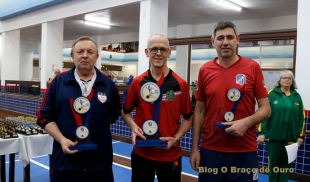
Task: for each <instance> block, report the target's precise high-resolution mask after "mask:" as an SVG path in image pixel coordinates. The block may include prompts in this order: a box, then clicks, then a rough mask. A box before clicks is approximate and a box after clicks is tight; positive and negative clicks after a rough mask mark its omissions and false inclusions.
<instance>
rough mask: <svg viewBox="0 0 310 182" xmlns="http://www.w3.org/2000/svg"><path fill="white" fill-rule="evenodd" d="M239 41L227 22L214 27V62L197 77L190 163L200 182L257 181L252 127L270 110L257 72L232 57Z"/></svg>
mask: <svg viewBox="0 0 310 182" xmlns="http://www.w3.org/2000/svg"><path fill="white" fill-rule="evenodd" d="M239 40H240V35H239V34H238V33H237V28H236V26H235V25H234V24H233V23H232V22H230V21H220V22H218V23H217V24H216V25H215V26H214V30H213V32H212V38H211V42H212V45H213V46H214V47H215V50H216V52H217V55H218V57H217V58H215V59H213V60H212V61H209V62H207V63H205V64H204V65H203V66H202V67H201V68H200V71H199V76H198V86H199V90H198V91H197V94H196V100H197V102H196V107H195V112H194V117H193V144H192V153H191V157H190V163H191V165H192V168H193V169H194V170H196V171H199V181H201V182H202V181H210V182H218V181H221V182H225V181H244V182H249V181H257V179H258V160H257V143H256V125H257V124H258V123H260V122H262V121H264V120H265V119H266V118H268V117H269V116H270V112H271V110H270V106H269V102H268V94H267V91H266V88H265V82H264V78H263V74H262V71H261V69H260V66H259V64H257V63H256V62H255V61H253V60H251V59H248V58H245V57H242V56H240V55H237V46H238V44H239ZM255 98H256V100H257V103H258V107H259V109H258V110H257V111H256V112H255ZM202 134H203V138H202V143H201V149H200V151H199V143H200V139H201V135H202ZM210 169H212V170H211V171H214V170H217V171H218V173H214V172H210ZM242 170H246V171H242Z"/></svg>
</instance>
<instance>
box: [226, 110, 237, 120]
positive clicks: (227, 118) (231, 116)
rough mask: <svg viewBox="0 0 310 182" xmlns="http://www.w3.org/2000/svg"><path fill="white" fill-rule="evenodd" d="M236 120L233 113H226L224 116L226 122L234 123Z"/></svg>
mask: <svg viewBox="0 0 310 182" xmlns="http://www.w3.org/2000/svg"><path fill="white" fill-rule="evenodd" d="M234 119H235V115H234V113H233V112H231V111H227V112H225V114H224V120H225V121H233V120H234Z"/></svg>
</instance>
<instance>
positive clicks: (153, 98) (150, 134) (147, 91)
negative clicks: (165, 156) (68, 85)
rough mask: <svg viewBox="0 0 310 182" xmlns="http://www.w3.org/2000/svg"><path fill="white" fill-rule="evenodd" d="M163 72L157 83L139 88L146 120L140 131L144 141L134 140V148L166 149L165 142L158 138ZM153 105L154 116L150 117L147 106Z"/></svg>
mask: <svg viewBox="0 0 310 182" xmlns="http://www.w3.org/2000/svg"><path fill="white" fill-rule="evenodd" d="M164 79H165V76H164V72H162V75H161V78H160V79H159V81H158V82H157V83H154V82H146V83H144V84H143V85H142V86H141V87H140V88H139V91H140V94H139V100H140V103H141V105H142V108H143V111H144V114H145V117H146V120H145V121H144V122H143V124H142V127H141V128H142V130H143V132H144V135H145V136H146V140H142V139H140V140H136V145H135V147H166V146H167V141H162V140H160V139H159V138H160V137H161V133H160V131H159V123H158V115H159V109H160V105H161V101H162V97H163V92H164ZM152 103H154V114H153V117H152V115H151V111H150V107H149V105H150V104H152Z"/></svg>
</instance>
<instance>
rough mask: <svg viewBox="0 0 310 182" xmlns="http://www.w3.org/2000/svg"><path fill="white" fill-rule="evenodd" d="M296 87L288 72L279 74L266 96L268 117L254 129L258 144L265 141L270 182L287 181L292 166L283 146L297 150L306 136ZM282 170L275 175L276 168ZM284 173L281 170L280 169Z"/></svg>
mask: <svg viewBox="0 0 310 182" xmlns="http://www.w3.org/2000/svg"><path fill="white" fill-rule="evenodd" d="M296 89H297V85H296V82H295V79H294V75H293V73H292V72H291V71H287V70H285V71H282V72H281V74H280V77H279V80H278V82H277V85H276V87H275V88H274V89H271V90H270V91H269V92H268V94H269V97H268V98H269V103H270V107H271V115H270V117H269V118H268V119H266V120H265V121H263V122H262V123H260V124H259V125H258V126H257V131H258V134H259V136H258V138H257V141H258V142H259V143H264V140H265V138H268V139H271V140H272V141H271V142H266V144H267V150H268V157H269V170H270V172H269V182H278V181H279V182H286V181H288V179H289V177H290V172H289V170H285V169H290V168H291V166H292V163H290V164H289V163H288V159H287V152H286V150H285V146H286V145H288V143H289V142H297V143H298V147H300V145H301V144H302V143H303V141H304V137H305V130H306V129H305V110H304V106H303V103H302V99H301V97H300V95H299V94H298V92H297V91H296ZM277 168H279V169H283V168H284V172H281V171H280V170H279V172H277V171H278V170H275V169H277ZM282 171H283V170H282Z"/></svg>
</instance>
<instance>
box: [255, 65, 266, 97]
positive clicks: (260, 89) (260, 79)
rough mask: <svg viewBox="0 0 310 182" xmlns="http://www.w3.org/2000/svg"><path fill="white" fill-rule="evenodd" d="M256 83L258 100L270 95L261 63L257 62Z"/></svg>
mask: <svg viewBox="0 0 310 182" xmlns="http://www.w3.org/2000/svg"><path fill="white" fill-rule="evenodd" d="M254 72H255V83H254V84H255V85H254V94H255V98H256V100H258V99H261V98H265V97H268V93H267V89H266V85H265V80H264V76H263V72H262V70H261V68H260V66H259V64H257V63H256V64H255V71H254Z"/></svg>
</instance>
